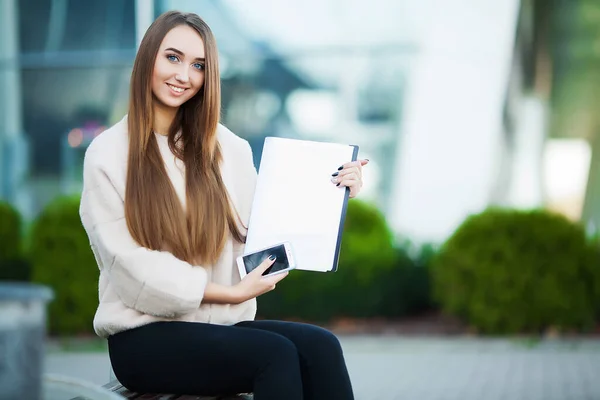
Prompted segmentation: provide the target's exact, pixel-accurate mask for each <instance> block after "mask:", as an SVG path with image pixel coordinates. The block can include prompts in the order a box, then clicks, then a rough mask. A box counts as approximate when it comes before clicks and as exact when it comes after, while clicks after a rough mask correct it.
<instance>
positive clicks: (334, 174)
mask: <svg viewBox="0 0 600 400" xmlns="http://www.w3.org/2000/svg"><path fill="white" fill-rule="evenodd" d="M338 174H339V172H334V173H333V174H331V176H338Z"/></svg>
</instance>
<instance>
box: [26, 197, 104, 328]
mask: <svg viewBox="0 0 600 400" xmlns="http://www.w3.org/2000/svg"><path fill="white" fill-rule="evenodd" d="M79 200H80V199H79V197H59V198H57V199H55V200H54V201H52V202H51V203H50V204H49V205H48V206H47V207H46V208H45V209H44V210H43V211H42V213H41V214H40V215H39V217H38V218H37V220H36V221H35V223H34V226H33V229H32V237H31V259H32V264H33V277H32V278H33V281H35V282H39V283H42V284H45V285H47V286H49V287H51V288H52V289H53V290H54V293H55V299H54V301H53V302H52V303H51V304H50V306H49V322H50V327H49V330H50V332H51V333H54V334H78V333H87V332H91V330H92V320H93V317H94V313H95V311H96V307H97V305H98V295H97V293H98V267H97V266H96V261H95V258H94V255H93V253H92V250H91V248H90V244H89V240H88V237H87V235H86V233H85V230H84V229H83V226H82V225H81V220H80V218H79Z"/></svg>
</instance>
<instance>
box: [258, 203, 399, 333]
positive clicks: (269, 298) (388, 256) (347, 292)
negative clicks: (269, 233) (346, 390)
mask: <svg viewBox="0 0 600 400" xmlns="http://www.w3.org/2000/svg"><path fill="white" fill-rule="evenodd" d="M396 258H397V254H396V251H395V249H394V247H393V240H392V233H391V231H390V229H389V227H388V226H387V223H386V221H385V218H384V216H383V214H381V212H380V211H379V210H378V209H377V208H376V207H374V206H372V205H369V204H367V203H364V202H362V201H359V200H352V201H350V202H349V204H348V213H347V217H346V222H345V224H344V233H343V239H342V247H341V250H340V259H339V265H338V270H337V272H334V273H319V272H309V271H292V272H291V273H290V275H289V276H288V277H287V278H286V279H284V280H283V281H282V282H281V283H280V284H278V286H277V289H276V290H274V291H272V292H269V293H267V294H265V295H262V296H260V297H259V298H258V303H259V304H258V306H259V315H260V316H261V317H265V318H293V319H300V320H311V321H320V322H325V321H329V320H331V319H332V318H335V317H373V316H376V315H377V314H379V313H380V312H381V307H382V302H383V301H384V300H385V297H386V294H385V290H384V289H383V287H382V286H381V285H382V282H384V281H386V280H389V279H390V277H393V275H394V274H393V271H394V269H395V266H396V264H395V261H396Z"/></svg>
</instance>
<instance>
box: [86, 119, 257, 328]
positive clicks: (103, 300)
mask: <svg viewBox="0 0 600 400" xmlns="http://www.w3.org/2000/svg"><path fill="white" fill-rule="evenodd" d="M217 134H218V140H219V143H220V145H221V149H222V152H223V163H222V168H221V173H222V177H223V181H224V183H225V187H226V188H227V191H228V193H229V196H230V198H231V201H232V202H233V206H234V207H235V208H236V209H237V211H238V212H239V214H240V216H241V217H242V220H243V222H244V224H245V225H246V226H247V224H248V219H249V216H250V207H251V205H252V198H253V196H254V187H255V183H256V170H255V168H254V164H253V162H252V152H251V150H250V146H249V145H248V142H246V141H245V140H243V139H241V138H239V137H238V136H236V135H234V134H233V133H232V132H231V131H229V130H228V129H227V128H225V127H224V126H222V125H219V128H218V132H217ZM156 136H157V139H158V143H159V147H160V150H161V153H162V156H163V160H164V162H165V166H166V169H167V172H168V174H169V177H170V178H171V181H172V183H173V186H174V187H175V190H176V192H177V195H178V197H179V199H180V200H181V202H182V205H183V206H184V207H185V178H184V165H183V163H182V162H181V161H180V160H177V159H176V158H175V156H174V155H173V154H172V153H171V151H170V150H169V147H168V143H167V138H166V137H164V136H160V135H156ZM127 154H128V134H127V117H125V118H123V119H122V120H121V121H120V122H118V123H117V124H116V125H114V126H113V127H111V128H110V129H108V130H106V131H104V132H103V133H102V134H101V135H99V136H98V137H97V138H95V139H94V140H93V142H92V143H91V144H90V146H89V147H88V149H87V150H86V154H85V161H84V167H83V193H82V198H81V206H80V215H81V220H82V223H83V226H84V228H85V230H86V232H87V234H88V236H89V239H90V244H91V247H92V251H93V252H94V255H95V257H96V261H97V263H98V268H99V270H100V276H99V305H98V309H97V311H96V315H95V317H94V330H95V331H96V333H97V334H98V335H99V336H101V337H108V336H110V335H112V334H115V333H118V332H121V331H124V330H127V329H130V328H134V327H138V326H141V325H144V324H148V323H151V322H154V321H189V322H206V323H213V324H222V325H230V324H235V323H237V322H239V321H243V320H251V319H254V317H255V314H256V300H255V299H252V300H249V301H246V302H244V303H242V304H238V305H219V304H204V303H202V297H203V295H204V288H205V287H206V284H207V282H215V283H219V284H221V285H234V284H236V283H237V282H239V281H240V276H239V272H238V270H237V267H236V266H235V259H236V257H237V256H238V255H240V254H241V253H242V251H243V245H242V244H239V243H237V242H235V240H233V239H232V238H231V237H230V238H229V239H228V241H227V243H226V245H225V248H224V250H223V252H222V254H221V257H220V258H219V261H218V262H217V264H216V265H202V266H200V265H190V264H189V263H187V262H184V261H181V260H179V259H178V258H176V257H175V256H173V255H172V254H171V253H169V252H167V251H152V250H149V249H147V248H144V247H141V246H140V245H139V244H138V243H137V242H135V241H134V240H133V238H132V237H131V235H130V233H129V230H128V228H127V225H126V222H125V212H124V206H123V199H124V195H125V178H126V175H127ZM148 218H152V216H151V215H149V216H148Z"/></svg>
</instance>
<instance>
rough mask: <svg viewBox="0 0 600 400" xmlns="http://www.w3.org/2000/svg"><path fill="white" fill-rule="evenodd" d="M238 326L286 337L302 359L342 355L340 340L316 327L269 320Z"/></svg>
mask: <svg viewBox="0 0 600 400" xmlns="http://www.w3.org/2000/svg"><path fill="white" fill-rule="evenodd" d="M236 326H238V327H243V328H250V329H256V330H261V331H266V332H272V333H276V334H279V335H282V336H285V337H286V338H288V339H289V340H291V341H292V342H293V343H294V345H295V346H296V348H297V349H298V351H299V353H300V356H301V358H302V357H304V358H307V357H309V358H312V357H314V356H318V357H319V358H322V357H324V356H331V355H336V356H341V355H342V348H341V345H340V342H339V340H338V338H337V337H336V336H335V335H334V334H333V333H331V332H330V331H328V330H326V329H324V328H321V327H319V326H316V325H311V324H305V323H300V322H289V321H269V320H267V321H243V322H240V323H238V324H236ZM313 355H314V356H313ZM307 361H310V360H307Z"/></svg>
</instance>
